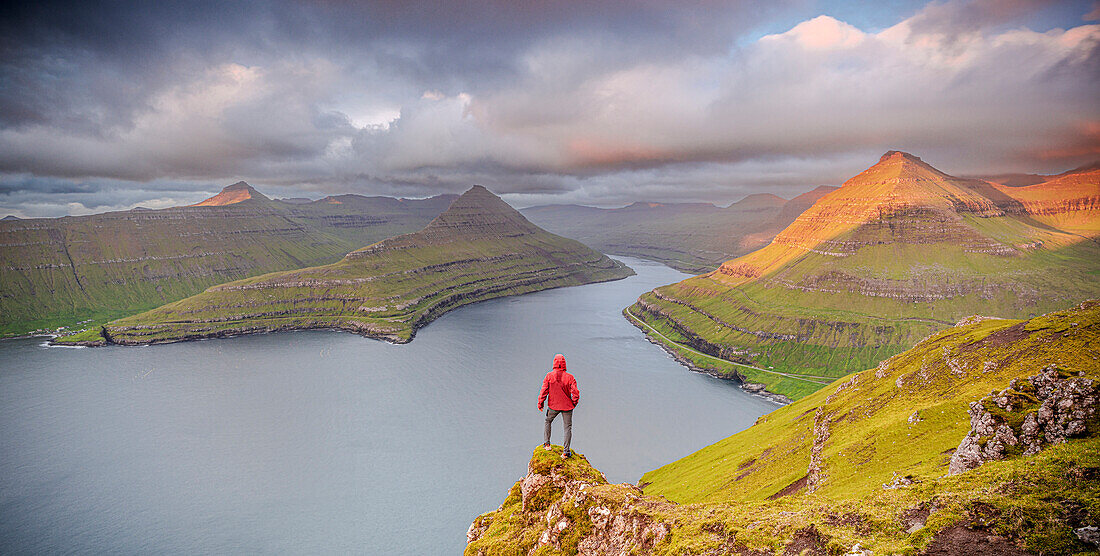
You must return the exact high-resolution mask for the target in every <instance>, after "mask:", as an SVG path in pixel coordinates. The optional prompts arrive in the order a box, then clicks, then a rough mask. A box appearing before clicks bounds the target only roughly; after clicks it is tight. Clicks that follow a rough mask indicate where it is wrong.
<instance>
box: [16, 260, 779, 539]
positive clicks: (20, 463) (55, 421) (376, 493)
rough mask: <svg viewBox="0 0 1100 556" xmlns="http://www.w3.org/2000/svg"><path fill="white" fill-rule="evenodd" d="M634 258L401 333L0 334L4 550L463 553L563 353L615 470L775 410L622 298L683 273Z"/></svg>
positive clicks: (594, 444)
mask: <svg viewBox="0 0 1100 556" xmlns="http://www.w3.org/2000/svg"><path fill="white" fill-rule="evenodd" d="M626 262H627V264H629V265H630V266H632V267H633V268H634V269H635V270H636V271H637V272H638V276H635V277H632V278H628V279H626V280H620V281H618V282H612V283H606V284H594V285H589V286H580V287H574V288H564V289H558V290H551V291H545V292H540V293H535V294H530V295H524V296H521V297H512V298H503V299H497V300H493V301H488V302H484V303H479V304H476V305H472V306H468V307H465V308H462V309H459V310H457V311H454V312H452V313H449V314H447V315H445V316H443V317H442V318H440V319H439V320H437V321H435V322H434V323H432V324H431V325H429V326H428V327H426V328H424V329H422V330H421V331H420V332H419V333H418V335H417V337H416V340H414V341H413V342H412V343H411V344H407V345H402V346H395V345H390V344H386V343H383V342H379V341H374V340H369V339H365V338H362V337H359V336H355V335H352V334H347V333H341V332H323V331H308V332H288V333H280V334H271V335H261V336H248V337H240V338H231V339H221V340H209V341H202V342H189V343H182V344H171V345H163V346H153V347H117V346H111V347H106V348H97V349H67V348H47V347H43V346H42V340H41V339H27V340H11V341H4V342H0V553H3V554H21V553H44V552H48V553H57V552H63V553H116V554H135V553H158V554H195V553H257V552H260V553H290V554H317V553H344V552H356V553H364V552H365V553H369V554H460V553H461V551H462V548H463V547H464V546H465V532H466V528H467V527H468V526H469V524H470V521H471V520H472V519H473V518H474V517H476V516H477V515H478V514H480V513H482V512H485V511H489V510H492V509H495V508H496V507H497V506H498V505H499V504H500V502H501V501H502V500H504V497H505V495H506V494H507V491H508V488H509V487H511V485H512V483H514V482H515V481H516V479H518V478H519V477H520V476H522V475H523V474H524V473H525V472H526V464H527V460H528V459H529V458H530V454H531V450H532V449H533V448H534V447H535V446H536V445H537V444H539V443H540V442H541V434H542V413H540V412H539V411H538V410H537V409H536V407H535V404H536V399H537V396H538V391H539V387H540V385H541V381H542V377H543V375H544V374H545V373H546V371H547V370H548V369H549V366H550V364H551V362H552V359H553V356H554V354H555V353H559V352H560V353H564V354H565V356H566V359H567V362H568V365H569V370H570V371H571V372H572V373H573V374H574V375H575V376H576V377H577V382H578V384H579V385H580V389H581V403H580V406H579V407H578V408H577V409H576V411H575V413H574V434H573V447H574V449H576V450H578V451H580V452H582V453H584V454H585V455H586V456H587V457H588V458H589V460H590V461H591V462H592V463H593V464H594V465H596V466H597V467H598V468H600V469H601V470H602V471H604V472H605V473H606V474H607V477H608V479H609V480H611V481H612V482H636V481H637V480H638V478H639V477H640V476H641V474H642V473H644V472H645V471H648V470H650V469H654V468H656V467H659V466H660V465H663V464H665V463H668V462H670V461H672V460H674V459H676V458H679V457H681V456H684V455H686V454H688V453H691V452H693V451H695V450H697V449H699V448H701V447H703V446H705V445H707V444H709V443H712V442H714V441H717V440H719V439H721V438H724V437H726V436H728V435H730V434H733V433H734V432H737V431H739V430H741V429H743V428H745V427H747V426H749V425H751V424H752V423H753V421H754V420H755V419H756V418H757V417H759V416H760V415H762V414H764V413H766V412H768V411H770V410H772V409H774V407H775V406H774V405H772V404H771V403H770V402H768V401H766V400H762V399H760V398H755V397H752V396H749V395H747V394H745V393H744V392H742V391H741V390H740V389H739V388H737V387H736V386H735V385H734V384H733V383H731V382H727V381H721V380H716V379H712V378H710V377H707V376H704V375H700V374H695V373H691V372H688V371H686V370H685V369H684V368H683V367H681V366H680V365H679V364H677V363H676V362H675V361H673V360H672V359H671V358H669V357H668V356H667V355H666V354H665V353H664V352H663V351H661V350H660V349H659V348H657V347H656V346H654V345H652V344H650V343H648V342H647V341H646V340H645V339H644V337H643V335H642V333H641V332H640V331H638V330H637V329H635V328H634V327H632V326H631V325H630V324H628V323H627V322H626V321H625V320H624V319H623V317H622V316H621V314H620V311H621V310H622V308H623V307H626V306H627V305H629V304H631V303H632V302H633V301H634V300H635V299H636V298H637V297H638V295H639V294H641V293H642V292H645V291H648V290H650V289H652V288H654V287H656V286H659V285H663V284H667V283H670V282H673V281H676V280H680V279H682V278H683V277H685V275H684V274H681V273H679V272H676V271H674V270H672V269H670V268H668V267H665V266H662V265H658V264H655V263H650V262H645V261H640V260H636V259H626ZM554 432H555V435H554V441H555V443H560V442H561V429H560V422H559V423H557V424H556V427H555V431H554Z"/></svg>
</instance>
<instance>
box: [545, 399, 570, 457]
mask: <svg viewBox="0 0 1100 556" xmlns="http://www.w3.org/2000/svg"><path fill="white" fill-rule="evenodd" d="M558 414H561V419H562V421H563V422H565V444H564V446H565V451H566V452H568V451H569V441H570V440H572V439H573V410H572V409H570V410H569V411H558V410H556V409H550V408H546V426H544V427H543V428H542V438H543V444H549V443H550V425H551V424H553V422H554V418H555V417H557V416H558Z"/></svg>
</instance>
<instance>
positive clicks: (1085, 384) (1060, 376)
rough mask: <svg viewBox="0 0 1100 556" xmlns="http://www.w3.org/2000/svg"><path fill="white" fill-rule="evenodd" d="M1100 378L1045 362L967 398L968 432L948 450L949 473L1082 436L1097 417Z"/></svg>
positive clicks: (1024, 453) (1093, 424)
mask: <svg viewBox="0 0 1100 556" xmlns="http://www.w3.org/2000/svg"><path fill="white" fill-rule="evenodd" d="M1098 410H1100V383H1098V382H1097V381H1095V380H1093V379H1090V378H1085V377H1077V376H1073V377H1071V376H1065V374H1064V373H1063V372H1060V371H1059V370H1058V369H1057V368H1054V367H1048V368H1046V369H1044V370H1043V372H1041V373H1039V374H1037V375H1035V376H1032V377H1030V378H1027V379H1024V380H1020V379H1013V381H1012V382H1011V383H1010V384H1009V387H1008V388H1005V389H1004V390H1002V391H1000V392H993V393H991V394H990V395H989V396H986V397H985V398H982V399H981V400H980V401H977V402H972V403H971V404H970V409H969V413H970V433H969V434H968V435H967V436H966V437H965V438H963V440H962V442H961V443H960V444H959V447H958V448H957V449H956V450H955V452H954V453H953V454H952V455H951V464H950V467H949V468H948V474H949V475H957V474H959V473H962V472H964V471H968V470H970V469H974V468H975V467H978V466H979V465H981V464H983V463H985V462H986V461H990V460H1000V459H1005V458H1006V457H1009V456H1013V455H1017V454H1020V453H1022V454H1023V455H1032V454H1036V453H1038V452H1039V450H1041V449H1042V448H1043V446H1045V445H1048V444H1060V443H1062V442H1065V441H1066V440H1067V439H1069V438H1073V437H1079V436H1084V435H1085V434H1086V433H1087V432H1088V430H1089V429H1090V428H1092V429H1095V428H1096V427H1097V426H1098V425H1100V423H1098V421H1100V415H1098Z"/></svg>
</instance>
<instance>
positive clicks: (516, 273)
mask: <svg viewBox="0 0 1100 556" xmlns="http://www.w3.org/2000/svg"><path fill="white" fill-rule="evenodd" d="M229 193H230V194H229V195H227V197H226V198H227V199H229V200H232V202H240V201H238V200H237V199H239V196H240V193H239V192H235V191H230V192H229ZM632 274H633V271H631V270H630V269H629V268H628V267H626V266H625V265H623V264H622V263H619V262H617V261H614V260H611V259H609V258H608V257H607V256H606V255H602V254H600V253H598V252H596V251H593V250H591V249H589V248H588V247H585V246H584V245H582V244H581V243H579V242H577V241H574V240H571V239H566V238H563V237H560V236H556V235H554V234H551V233H548V232H546V231H545V230H542V229H541V228H539V227H537V226H535V225H533V224H531V223H530V222H529V221H527V219H525V218H524V217H523V215H521V214H520V213H519V212H517V211H516V210H515V209H513V208H512V207H510V206H508V204H507V203H505V202H504V201H502V200H501V199H500V198H499V197H497V196H496V195H493V194H492V193H490V192H489V191H488V190H487V189H485V188H484V187H481V186H474V187H473V188H471V189H470V190H469V191H467V192H466V193H464V194H463V195H462V196H461V197H459V198H458V199H456V200H455V201H454V203H452V204H451V206H450V207H449V208H448V209H447V210H446V211H444V212H443V213H442V214H440V215H439V216H438V217H436V218H435V219H434V220H432V222H431V223H429V224H428V225H427V226H426V227H425V228H424V229H422V230H420V231H418V232H415V233H411V234H406V235H402V236H398V237H394V238H391V239H387V240H384V241H380V242H378V243H374V244H372V245H368V246H366V247H363V248H361V249H358V250H355V251H352V252H351V253H348V254H347V256H345V257H344V258H343V259H341V260H340V261H338V262H335V263H332V264H328V265H323V266H314V267H308V268H302V269H297V270H289V271H282V272H273V273H269V274H265V275H262V276H257V277H253V278H246V279H243V280H238V281H234V282H228V283H225V284H220V285H217V286H214V287H211V288H208V289H207V290H206V291H204V292H202V293H200V294H197V295H194V296H192V297H188V298H186V299H183V300H181V301H177V302H174V303H169V304H167V305H164V306H162V307H159V308H156V309H153V310H151V311H147V312H144V313H141V314H138V315H134V316H131V317H126V318H123V319H119V320H116V321H113V322H110V323H108V324H106V325H105V326H102V327H97V328H94V329H91V330H90V331H88V332H85V333H83V334H77V335H75V336H73V337H71V338H62V339H60V340H59V341H60V342H62V343H74V342H75V343H81V344H84V345H96V344H102V343H105V342H110V343H117V344H131V345H132V344H150V343H163V342H174V341H180V340H189V339H197V338H209V337H221V336H232V335H239V334H248V333H255V332H270V331H275V330H292V329H309V328H332V329H340V330H347V331H349V332H355V333H358V334H362V335H364V336H369V337H374V338H382V339H386V340H389V341H392V342H407V341H410V340H411V339H412V337H413V334H415V332H416V330H417V329H418V328H419V327H421V326H423V325H425V324H427V323H429V322H431V321H432V320H433V319H435V318H437V317H439V316H440V315H442V314H443V313H445V312H447V311H449V310H451V309H454V308H456V307H460V306H462V305H466V304H469V303H474V302H477V301H481V300H485V299H490V298H494V297H501V296H505V295H516V294H521V293H527V292H533V291H538V290H544V289H548V288H555V287H561V286H573V285H580V284H586V283H590V282H601V281H607V280H617V279H621V278H625V277H627V276H630V275H632Z"/></svg>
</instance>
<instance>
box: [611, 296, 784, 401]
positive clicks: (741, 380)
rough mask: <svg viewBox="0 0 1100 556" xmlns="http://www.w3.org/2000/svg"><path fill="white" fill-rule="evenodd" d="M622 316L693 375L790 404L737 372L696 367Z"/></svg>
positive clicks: (627, 317)
mask: <svg viewBox="0 0 1100 556" xmlns="http://www.w3.org/2000/svg"><path fill="white" fill-rule="evenodd" d="M623 316H624V317H625V318H626V320H627V322H629V323H630V324H631V325H632V326H634V328H637V329H638V330H641V331H642V333H643V334H645V339H646V340H647V341H649V343H651V344H654V345H656V346H657V347H659V348H661V349H662V350H664V352H665V353H667V354H669V355H670V356H671V357H672V358H673V359H675V360H676V362H678V363H680V364H681V365H683V366H684V367H687V369H688V370H689V371H691V372H693V373H701V374H705V375H708V376H711V377H714V378H717V379H721V380H731V381H734V382H736V383H737V384H738V386H740V387H741V389H742V390H744V391H745V392H748V393H749V394H752V395H753V396H757V397H760V398H764V399H765V400H768V401H770V402H772V403H775V404H778V405H787V404H789V403H791V399H790V398H788V397H787V396H784V395H783V394H776V393H775V392H769V391H768V390H767V386H766V385H764V384H761V383H759V382H747V381H746V380H745V377H744V376H742V375H741V374H740V373H738V372H737V371H734V372H733V375H732V376H731V375H729V374H727V373H722V372H718V371H716V370H714V369H706V368H703V367H700V366H698V365H696V364H695V362H693V361H692V360H690V359H688V358H686V357H684V356H683V355H681V354H680V353H679V352H678V351H676V350H674V349H672V348H670V347H669V346H667V345H665V343H664V342H662V341H660V340H658V339H656V338H654V337H653V336H652V335H650V333H649V331H648V330H646V329H645V327H643V326H641V325H639V324H638V323H637V322H635V321H634V319H632V318H630V317H629V316H627V309H623Z"/></svg>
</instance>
